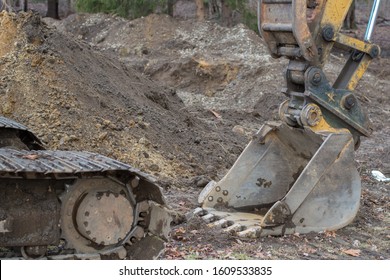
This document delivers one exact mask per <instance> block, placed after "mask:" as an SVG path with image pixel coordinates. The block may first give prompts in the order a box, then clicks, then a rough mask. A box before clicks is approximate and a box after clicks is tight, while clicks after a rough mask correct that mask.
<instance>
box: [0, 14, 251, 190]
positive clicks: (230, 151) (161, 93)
mask: <svg viewBox="0 0 390 280" xmlns="http://www.w3.org/2000/svg"><path fill="white" fill-rule="evenodd" d="M0 20H1V29H0V38H1V41H2V46H3V47H2V48H1V52H0V54H1V58H0V65H1V66H0V76H1V79H2V83H1V89H0V90H1V91H0V100H1V106H0V113H1V114H2V115H4V116H6V117H9V118H12V119H15V120H17V121H19V122H21V123H23V124H25V125H27V126H28V127H29V128H31V129H32V131H34V132H36V133H37V135H38V136H39V137H41V138H42V139H43V141H44V142H46V143H47V144H48V148H50V149H63V150H71V149H72V150H74V149H77V150H88V151H94V152H98V153H101V154H104V155H107V156H110V157H114V158H116V159H119V160H121V161H124V162H126V163H129V164H131V165H133V166H135V167H137V168H140V169H142V170H144V171H146V172H149V173H152V174H156V175H158V177H159V178H160V179H161V181H163V182H166V185H174V186H182V185H183V180H184V181H185V180H189V179H193V178H195V179H196V176H199V175H203V174H210V175H209V176H212V174H214V173H216V170H218V169H221V167H223V168H227V167H228V166H230V165H231V164H232V163H233V162H234V159H235V158H236V156H237V155H238V154H239V153H240V151H241V150H240V148H237V147H236V146H235V144H232V143H238V142H244V143H245V142H246V139H245V136H242V135H240V134H231V133H227V132H226V131H225V128H224V127H221V128H216V129H215V128H212V127H210V125H209V124H207V123H206V122H204V121H202V120H200V119H199V118H197V117H195V116H194V115H193V114H191V113H190V112H189V111H188V110H187V109H186V108H185V106H184V103H183V102H182V101H181V99H180V98H179V97H178V96H177V94H176V92H175V90H173V89H168V88H165V87H162V86H160V85H158V84H157V83H155V82H153V81H151V80H150V79H148V78H146V77H145V76H144V75H142V74H140V73H138V72H137V71H135V70H133V69H132V68H130V67H127V66H126V65H125V64H123V63H121V62H119V61H118V60H117V59H115V58H113V57H110V55H108V54H102V53H101V52H99V51H96V50H94V48H93V47H91V46H90V45H88V44H87V43H85V42H83V41H80V40H75V39H73V38H70V37H68V36H67V35H65V34H62V33H59V32H57V31H56V30H55V29H53V28H49V27H47V26H46V24H44V23H43V22H42V21H41V20H40V17H39V16H37V15H34V14H19V15H18V16H15V15H10V14H6V13H3V14H1V18H0ZM209 117H210V118H213V116H212V114H211V113H210V116H209ZM221 135H224V136H223V137H222V136H221ZM225 143H229V146H228V147H226V148H225ZM206 169H207V170H206Z"/></svg>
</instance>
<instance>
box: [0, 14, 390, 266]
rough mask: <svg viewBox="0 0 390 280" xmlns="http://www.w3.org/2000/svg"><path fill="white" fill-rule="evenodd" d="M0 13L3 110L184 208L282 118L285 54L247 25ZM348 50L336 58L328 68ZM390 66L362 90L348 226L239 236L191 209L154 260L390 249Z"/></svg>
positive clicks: (373, 255)
mask: <svg viewBox="0 0 390 280" xmlns="http://www.w3.org/2000/svg"><path fill="white" fill-rule="evenodd" d="M0 22H1V25H0V41H1V42H6V44H2V45H1V46H2V47H0V77H1V84H0V101H1V102H0V113H1V114H2V115H5V116H7V117H9V118H12V119H15V120H17V121H19V122H21V123H24V124H25V125H27V126H28V127H30V128H31V129H32V130H33V131H35V132H36V133H37V134H38V135H39V136H40V137H41V138H42V139H43V140H44V141H45V142H46V143H47V145H48V147H49V148H51V149H64V150H70V149H77V150H88V151H94V152H98V153H101V154H104V155H107V156H110V157H114V158H116V159H119V160H122V161H124V162H126V163H129V164H131V165H133V166H134V167H137V168H140V169H141V170H143V171H146V172H148V173H151V174H153V175H154V176H156V178H157V179H158V180H159V182H160V183H161V185H162V186H163V187H164V190H165V191H164V194H165V195H166V197H167V199H168V202H169V205H171V206H172V207H173V208H174V209H175V210H177V211H178V212H179V213H181V214H185V213H187V212H189V211H191V210H192V209H194V208H195V207H197V206H198V203H197V196H198V194H199V192H200V190H201V188H202V187H204V185H205V184H206V183H207V182H208V181H209V180H210V179H214V180H218V179H220V178H221V177H222V176H223V175H224V174H225V173H226V171H227V170H228V169H229V168H230V167H231V166H232V164H233V163H234V161H235V159H236V158H237V157H238V155H239V154H240V153H241V152H242V150H243V148H244V147H245V145H246V144H247V143H248V141H249V139H250V137H251V135H252V134H253V133H254V132H255V131H256V130H257V129H258V128H259V127H260V126H261V124H262V123H263V122H264V121H266V120H274V119H277V110H278V106H279V104H280V102H281V101H282V100H283V99H284V96H283V95H282V94H281V93H280V88H281V87H283V86H284V79H283V69H284V67H285V66H286V63H287V61H286V60H284V59H281V60H274V59H272V58H271V57H270V56H269V55H268V52H267V49H266V48H265V46H264V45H263V42H262V39H261V38H259V37H258V36H257V35H256V34H255V33H254V32H252V31H250V30H249V29H247V28H246V27H245V26H243V25H237V26H235V27H232V28H225V27H221V26H219V25H217V24H215V23H211V22H204V23H199V22H194V21H190V20H189V21H178V20H175V19H172V18H170V17H168V16H165V15H151V16H148V17H145V18H141V19H137V20H134V21H126V20H124V19H120V18H117V17H112V16H108V15H102V14H97V15H86V14H81V15H72V16H70V17H68V18H66V19H64V20H62V21H53V20H50V19H45V22H46V23H47V24H48V25H46V24H45V23H43V22H42V21H41V20H40V18H39V17H37V16H35V15H32V14H19V15H18V16H9V15H7V14H2V15H1V16H0ZM54 26H55V27H54ZM15 30H16V31H17V32H13V31H15ZM386 30H387V32H388V31H389V29H388V28H387V29H386ZM386 38H387V37H385V36H383V39H384V40H383V41H379V42H378V43H379V44H381V43H383V44H385V45H384V49H386V48H388V47H389V45H388V42H387V41H386V40H385V39H386ZM343 59H344V54H343V53H336V54H334V55H332V57H331V61H330V63H329V65H328V66H327V68H326V71H327V73H329V75H330V76H331V77H332V75H333V76H334V72H335V71H337V70H339V69H341V65H340V64H341V61H342V60H343ZM389 66H390V60H389V59H387V58H380V59H377V60H376V61H375V62H374V63H373V64H372V66H371V68H370V70H369V71H368V72H367V73H366V75H365V76H364V78H363V79H362V81H361V83H360V84H359V86H358V88H357V94H358V96H359V99H360V101H361V102H362V103H363V104H364V106H365V107H366V108H367V110H368V113H369V115H370V118H371V119H372V121H373V124H374V129H375V132H374V134H373V136H372V137H371V138H368V139H363V141H362V144H361V147H360V149H359V150H358V151H357V153H356V163H357V165H358V169H359V172H360V174H361V177H362V182H363V193H362V199H361V208H360V211H359V213H358V215H357V217H356V219H355V220H354V222H353V223H351V224H350V225H348V226H347V227H345V228H343V229H341V230H338V231H337V232H323V233H315V234H314V233H313V234H307V235H298V234H297V235H290V236H283V237H264V238H261V239H259V240H242V239H238V238H237V237H236V236H233V235H230V234H228V233H221V232H220V231H215V230H213V229H210V228H209V227H208V226H207V225H206V224H204V222H203V221H202V220H201V219H191V220H189V221H187V222H185V223H182V224H180V225H178V226H176V227H175V228H174V229H173V231H172V234H171V239H170V240H169V242H167V244H166V250H165V251H164V253H163V254H162V257H161V258H164V259H208V258H219V259H352V258H353V259H356V258H358V259H389V258H390V251H389V248H390V246H389V245H390V242H389V241H390V231H389V224H390V215H389V202H388V197H389V188H390V185H389V183H387V184H386V183H381V182H377V181H375V180H374V179H373V178H372V176H371V171H372V170H374V169H375V170H380V171H381V172H383V173H384V174H385V175H387V176H388V177H389V176H390V157H389V153H390V152H389V151H390V150H389V136H390V126H389V124H388V118H389V114H390V109H389V105H388V104H389V101H390V97H389V95H388V92H389V89H390V82H389V80H388V74H389V73H388V72H389V69H390V67H389Z"/></svg>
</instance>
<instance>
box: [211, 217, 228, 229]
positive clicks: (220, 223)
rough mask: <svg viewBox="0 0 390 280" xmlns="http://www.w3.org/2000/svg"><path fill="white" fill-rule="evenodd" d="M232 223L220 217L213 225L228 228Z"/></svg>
mask: <svg viewBox="0 0 390 280" xmlns="http://www.w3.org/2000/svg"><path fill="white" fill-rule="evenodd" d="M231 225H232V223H231V222H229V221H228V220H225V219H220V220H218V221H215V222H214V223H212V224H211V226H212V227H216V228H227V227H228V226H231Z"/></svg>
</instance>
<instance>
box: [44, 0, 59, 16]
mask: <svg viewBox="0 0 390 280" xmlns="http://www.w3.org/2000/svg"><path fill="white" fill-rule="evenodd" d="M58 1H59V0H47V13H46V16H47V17H51V18H54V19H60V17H59V15H58Z"/></svg>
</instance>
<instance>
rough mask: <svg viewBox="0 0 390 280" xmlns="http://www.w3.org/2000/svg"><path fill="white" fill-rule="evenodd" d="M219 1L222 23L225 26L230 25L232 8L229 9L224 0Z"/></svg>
mask: <svg viewBox="0 0 390 280" xmlns="http://www.w3.org/2000/svg"><path fill="white" fill-rule="evenodd" d="M220 1H221V17H222V23H223V24H224V25H226V26H232V23H233V18H232V16H233V15H232V9H230V7H229V5H228V4H227V3H226V2H227V1H226V0H220Z"/></svg>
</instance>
